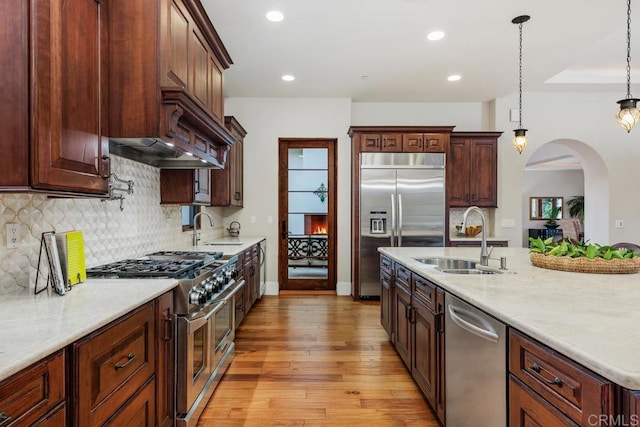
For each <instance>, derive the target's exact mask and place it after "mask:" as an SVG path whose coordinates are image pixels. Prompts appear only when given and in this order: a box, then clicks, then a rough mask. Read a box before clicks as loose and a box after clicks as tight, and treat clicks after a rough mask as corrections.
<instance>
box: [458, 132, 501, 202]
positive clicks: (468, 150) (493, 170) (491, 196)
mask: <svg viewBox="0 0 640 427" xmlns="http://www.w3.org/2000/svg"><path fill="white" fill-rule="evenodd" d="M500 135H502V132H453V133H452V134H451V141H450V143H449V150H448V153H449V155H448V158H447V167H446V174H447V200H448V202H449V206H450V207H468V206H480V207H497V206H498V146H497V141H498V138H499V137H500Z"/></svg>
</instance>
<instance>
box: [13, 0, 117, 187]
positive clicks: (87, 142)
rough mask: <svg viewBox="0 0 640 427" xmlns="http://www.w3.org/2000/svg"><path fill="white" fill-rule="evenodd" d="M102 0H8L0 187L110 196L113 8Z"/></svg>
mask: <svg viewBox="0 0 640 427" xmlns="http://www.w3.org/2000/svg"><path fill="white" fill-rule="evenodd" d="M104 9H105V6H104V1H99V0H67V1H64V2H62V1H56V0H33V1H31V2H26V1H24V0H3V1H2V2H1V3H0V27H1V28H2V29H3V37H0V50H2V52H6V53H8V52H11V55H9V56H6V55H5V56H6V57H5V58H4V59H3V65H2V73H0V93H2V96H3V102H2V104H1V105H0V116H1V117H3V119H4V126H5V128H4V132H3V136H2V138H0V149H1V150H2V152H3V155H2V156H0V189H2V190H6V191H24V190H30V189H35V190H38V191H51V192H61V193H67V194H86V195H91V194H94V195H104V194H106V193H107V190H108V175H109V165H108V162H109V158H108V154H109V147H108V140H107V139H106V131H107V124H108V123H107V115H106V114H105V112H106V102H107V99H108V93H107V90H106V89H107V86H106V80H105V76H107V75H108V71H107V70H108V68H107V66H108V45H107V40H108V38H107V34H108V33H107V29H108V22H107V16H108V15H107V13H106V11H105V10H104Z"/></svg>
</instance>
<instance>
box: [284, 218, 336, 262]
mask: <svg viewBox="0 0 640 427" xmlns="http://www.w3.org/2000/svg"><path fill="white" fill-rule="evenodd" d="M327 230H328V228H327V215H318V214H305V215H304V235H297V236H294V235H290V236H289V239H288V240H289V242H288V250H289V267H294V268H295V267H296V266H307V267H324V268H326V266H327V255H328V236H327Z"/></svg>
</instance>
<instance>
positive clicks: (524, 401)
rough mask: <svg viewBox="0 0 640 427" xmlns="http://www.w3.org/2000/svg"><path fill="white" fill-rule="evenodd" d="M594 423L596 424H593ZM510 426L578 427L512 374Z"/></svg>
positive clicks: (510, 381) (510, 384)
mask: <svg viewBox="0 0 640 427" xmlns="http://www.w3.org/2000/svg"><path fill="white" fill-rule="evenodd" d="M594 425H596V424H594ZM509 426H510V427H578V424H576V423H574V422H573V421H571V420H570V419H569V418H567V417H565V416H564V415H563V414H562V413H561V412H560V411H558V410H557V409H556V408H554V407H553V406H552V405H551V404H550V403H549V402H547V401H546V400H544V399H543V398H541V397H540V396H538V395H537V394H536V393H535V392H534V391H533V390H531V389H529V388H528V387H527V386H525V385H524V384H522V383H521V382H520V381H519V380H517V379H515V378H514V377H513V376H511V377H510V379H509Z"/></svg>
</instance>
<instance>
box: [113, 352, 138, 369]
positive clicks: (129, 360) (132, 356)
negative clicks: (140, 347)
mask: <svg viewBox="0 0 640 427" xmlns="http://www.w3.org/2000/svg"><path fill="white" fill-rule="evenodd" d="M135 358H136V355H135V354H133V353H129V354H127V361H126V362H124V363H123V364H120V363H116V365H115V366H114V368H115V369H116V371H117V370H118V369H123V368H126V367H127V366H128V365H129V363H131V362H133V359H135Z"/></svg>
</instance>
